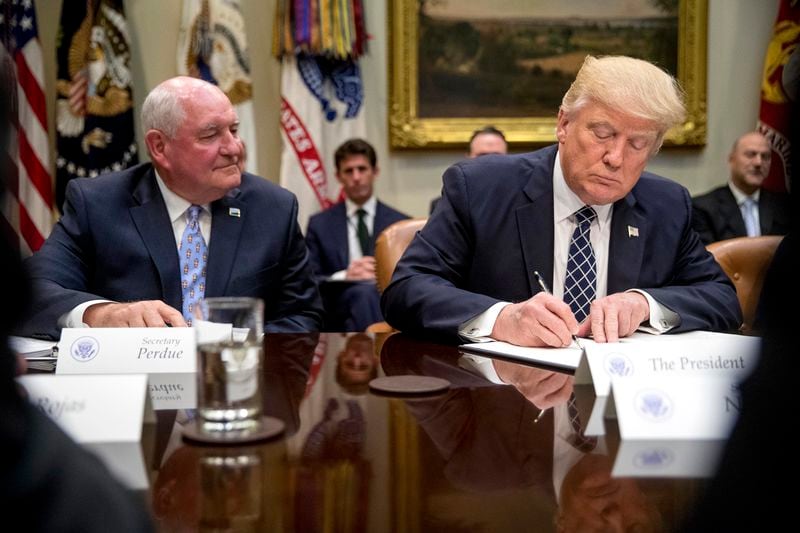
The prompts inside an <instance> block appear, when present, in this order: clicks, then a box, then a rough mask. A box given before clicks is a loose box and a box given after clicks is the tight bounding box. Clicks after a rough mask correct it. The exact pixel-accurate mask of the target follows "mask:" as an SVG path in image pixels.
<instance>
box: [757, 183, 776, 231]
mask: <svg viewBox="0 0 800 533" xmlns="http://www.w3.org/2000/svg"><path fill="white" fill-rule="evenodd" d="M773 211H774V209H773V207H772V196H770V194H769V192H768V191H765V190H762V191H761V195H760V196H759V199H758V224H759V226H761V235H769V234H770V233H772V213H773Z"/></svg>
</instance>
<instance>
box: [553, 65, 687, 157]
mask: <svg viewBox="0 0 800 533" xmlns="http://www.w3.org/2000/svg"><path fill="white" fill-rule="evenodd" d="M683 100H684V94H683V90H682V89H681V87H680V85H679V84H678V80H676V79H675V78H674V77H673V76H671V75H670V74H668V73H667V72H665V71H663V70H661V69H660V68H659V67H657V66H655V65H653V64H652V63H649V62H647V61H643V60H641V59H634V58H632V57H626V56H605V57H594V56H590V55H587V56H586V59H584V61H583V65H581V68H580V70H579V71H578V75H577V76H576V77H575V81H573V82H572V85H570V88H569V90H568V91H567V92H566V94H565V95H564V99H563V100H562V101H561V110H562V111H563V112H564V113H566V114H567V115H571V114H572V113H574V112H575V111H577V110H579V109H580V108H581V107H583V106H585V105H586V104H587V103H589V102H595V103H599V104H602V105H604V106H606V107H609V108H611V109H614V110H618V111H620V112H624V113H625V114H628V115H633V116H635V117H639V118H643V119H645V120H649V121H652V122H654V123H655V124H656V127H657V129H658V139H657V142H656V150H657V149H658V148H659V147H660V146H661V142H662V141H663V138H664V134H665V133H666V132H667V130H669V129H670V128H671V127H673V126H675V125H677V124H680V123H681V122H683V120H684V119H685V117H686V107H685V106H684V103H683Z"/></svg>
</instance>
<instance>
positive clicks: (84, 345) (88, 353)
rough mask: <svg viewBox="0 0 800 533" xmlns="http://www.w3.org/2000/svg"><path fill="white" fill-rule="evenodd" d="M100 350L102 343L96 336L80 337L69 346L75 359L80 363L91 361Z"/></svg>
mask: <svg viewBox="0 0 800 533" xmlns="http://www.w3.org/2000/svg"><path fill="white" fill-rule="evenodd" d="M99 352H100V344H99V343H98V342H97V339H95V338H94V337H80V338H78V339H77V340H76V341H75V342H73V343H72V346H70V348H69V353H70V355H71V356H72V358H73V359H75V360H76V361H78V362H80V363H85V362H87V361H91V360H92V359H94V358H95V357H97V354H98V353H99Z"/></svg>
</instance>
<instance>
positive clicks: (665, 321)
mask: <svg viewBox="0 0 800 533" xmlns="http://www.w3.org/2000/svg"><path fill="white" fill-rule="evenodd" d="M625 292H638V293H639V294H641V295H642V296H644V297H645V298H646V299H647V305H648V306H649V307H650V323H649V324H648V323H643V324H642V325H641V326H639V328H638V329H639V331H644V332H645V333H652V334H654V335H660V334H661V333H666V332H668V331H669V330H671V329H672V328H674V327H675V326H677V325H678V324H679V323H680V316H679V315H678V313H676V312H674V311H672V310H670V309H669V308H667V307H666V306H664V305H661V304H660V303H658V302H657V301H655V299H654V298H653V297H652V296H650V295H649V294H647V293H646V292H645V291H643V290H640V289H630V290H628V291H625Z"/></svg>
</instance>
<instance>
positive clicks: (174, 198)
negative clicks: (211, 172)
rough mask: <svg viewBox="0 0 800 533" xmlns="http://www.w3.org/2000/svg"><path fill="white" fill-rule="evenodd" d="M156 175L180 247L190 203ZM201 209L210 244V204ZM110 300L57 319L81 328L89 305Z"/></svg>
mask: <svg viewBox="0 0 800 533" xmlns="http://www.w3.org/2000/svg"><path fill="white" fill-rule="evenodd" d="M153 172H155V175H156V183H157V184H158V189H159V190H160V191H161V196H162V197H163V198H164V204H166V206H167V214H168V215H169V219H170V221H171V222H172V231H173V233H174V234H175V249H176V250H178V249H180V246H181V238H182V237H183V232H184V231H185V230H186V210H187V209H189V207H190V206H191V205H192V204H191V203H190V202H189V201H188V200H185V199H183V198H181V197H180V196H178V195H177V194H175V193H174V192H172V191H171V190H170V189H168V188H167V185H166V184H165V183H164V180H162V179H161V176H159V175H158V172H156V171H155V170H153ZM201 207H202V208H203V209H202V211H200V232H201V233H202V234H203V239H205V241H206V246H210V245H211V206H210V204H203V205H202V206H201ZM110 301H111V300H104V299H98V300H90V301H88V302H83V303H82V304H80V305H78V306H76V307H75V308H73V309H72V310H71V311H70V312H69V313H66V314H65V315H63V316H62V317H61V318H60V319H59V321H58V322H59V325H60V326H61V327H65V328H81V327H87V325H86V324H85V323H84V322H83V314H84V313H85V312H86V309H88V308H89V307H90V306H92V305H94V304H98V303H104V302H110Z"/></svg>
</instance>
